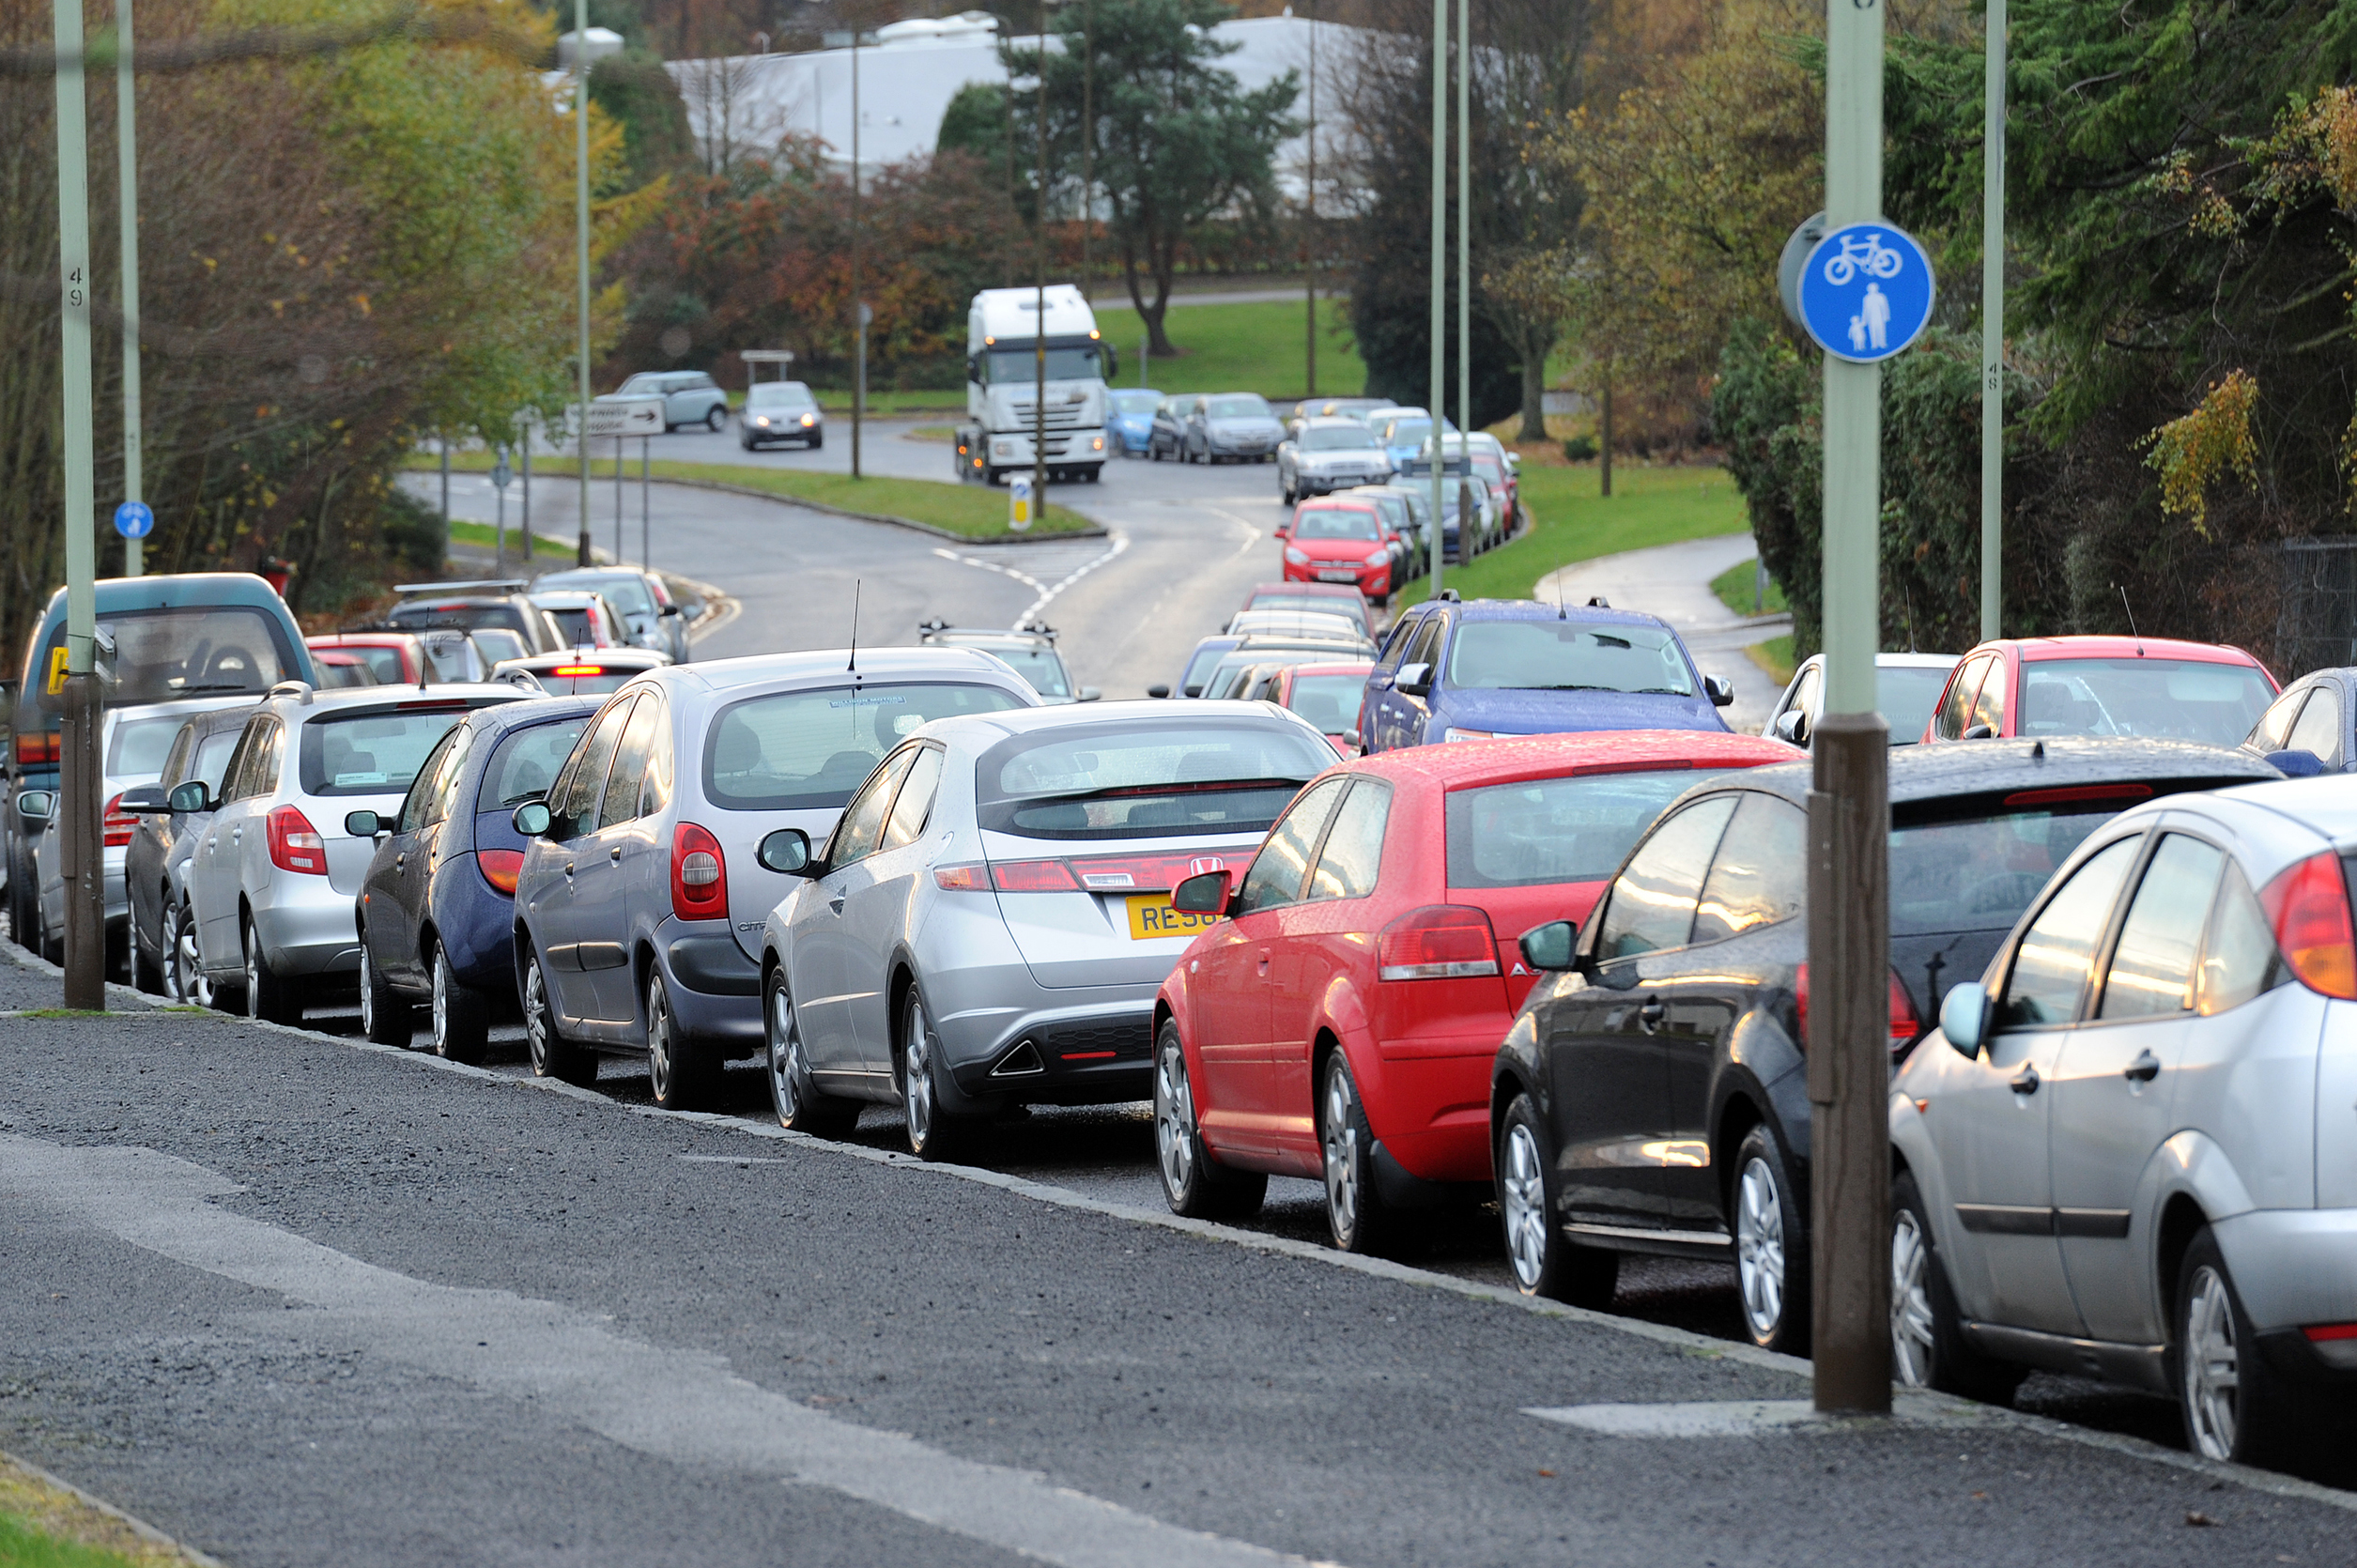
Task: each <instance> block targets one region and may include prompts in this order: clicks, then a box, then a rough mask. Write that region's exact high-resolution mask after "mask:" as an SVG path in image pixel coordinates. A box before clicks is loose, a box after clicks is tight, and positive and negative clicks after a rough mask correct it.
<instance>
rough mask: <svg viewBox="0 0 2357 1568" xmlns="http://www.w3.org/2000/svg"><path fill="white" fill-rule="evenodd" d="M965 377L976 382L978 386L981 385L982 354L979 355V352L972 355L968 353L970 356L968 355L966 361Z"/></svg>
mask: <svg viewBox="0 0 2357 1568" xmlns="http://www.w3.org/2000/svg"><path fill="white" fill-rule="evenodd" d="M965 378H966V379H967V380H969V381H971V382H973V383H974V384H975V385H976V386H980V385H982V356H981V355H979V354H972V355H968V356H967V357H966V361H965Z"/></svg>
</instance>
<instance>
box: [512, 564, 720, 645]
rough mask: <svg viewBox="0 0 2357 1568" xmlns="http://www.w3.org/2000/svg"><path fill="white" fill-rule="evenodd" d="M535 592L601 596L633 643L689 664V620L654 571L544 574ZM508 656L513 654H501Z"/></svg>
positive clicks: (600, 568)
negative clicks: (569, 591)
mask: <svg viewBox="0 0 2357 1568" xmlns="http://www.w3.org/2000/svg"><path fill="white" fill-rule="evenodd" d="M532 589H533V591H534V592H544V591H547V590H550V589H573V590H579V591H584V592H591V593H601V594H603V595H605V598H606V603H607V604H608V605H609V607H611V608H612V609H613V610H614V612H615V613H616V614H618V615H620V616H621V617H622V621H623V625H624V628H625V629H626V630H627V631H628V633H629V636H630V640H631V641H632V642H634V643H636V644H638V645H639V647H641V648H652V649H654V650H655V652H656V653H669V654H670V656H671V661H672V662H673V663H674V664H686V662H687V659H688V655H689V653H690V652H691V650H690V649H689V647H688V644H687V617H686V614H685V613H684V612H683V611H682V609H681V607H680V606H678V605H676V604H674V603H672V601H671V596H670V592H669V591H668V590H667V589H665V588H664V586H663V583H662V579H660V578H659V577H657V576H655V574H654V573H652V572H633V571H630V570H628V569H627V568H624V567H620V566H585V567H578V568H576V569H574V570H572V571H569V572H547V573H544V574H542V576H540V577H539V579H538V580H537V581H535V582H534V583H533V584H532ZM508 656H512V655H504V654H503V655H501V657H508Z"/></svg>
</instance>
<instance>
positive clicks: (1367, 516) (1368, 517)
mask: <svg viewBox="0 0 2357 1568" xmlns="http://www.w3.org/2000/svg"><path fill="white" fill-rule="evenodd" d="M1293 537H1294V538H1296V539H1355V540H1360V541H1363V542H1364V543H1366V544H1370V545H1371V544H1373V543H1374V542H1375V539H1376V530H1375V514H1374V513H1373V512H1371V511H1363V510H1362V509H1360V508H1358V507H1355V506H1351V507H1341V506H1315V507H1313V506H1304V507H1302V509H1301V510H1300V511H1299V512H1297V513H1295V514H1294V515H1293Z"/></svg>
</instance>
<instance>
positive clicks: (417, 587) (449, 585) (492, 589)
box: [393, 577, 524, 593]
mask: <svg viewBox="0 0 2357 1568" xmlns="http://www.w3.org/2000/svg"><path fill="white" fill-rule="evenodd" d="M523 590H524V579H523V578H521V577H485V578H481V579H479V580H476V581H471V582H397V583H394V584H393V592H395V593H520V592H523Z"/></svg>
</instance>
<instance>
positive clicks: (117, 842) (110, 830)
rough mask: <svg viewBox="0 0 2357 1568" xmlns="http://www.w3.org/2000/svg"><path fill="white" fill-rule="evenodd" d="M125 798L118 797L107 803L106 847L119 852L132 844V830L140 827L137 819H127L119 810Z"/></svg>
mask: <svg viewBox="0 0 2357 1568" xmlns="http://www.w3.org/2000/svg"><path fill="white" fill-rule="evenodd" d="M122 804H123V797H122V796H121V795H119V794H118V795H116V797H115V798H114V799H112V800H110V801H108V802H107V803H106V847H107V848H108V849H110V850H119V849H122V848H124V847H126V846H127V845H129V844H130V843H131V829H133V828H135V827H137V826H138V825H139V819H138V818H137V817H127V816H125V815H124V814H123V813H122V811H121V810H120V809H119V808H120V807H121V806H122Z"/></svg>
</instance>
